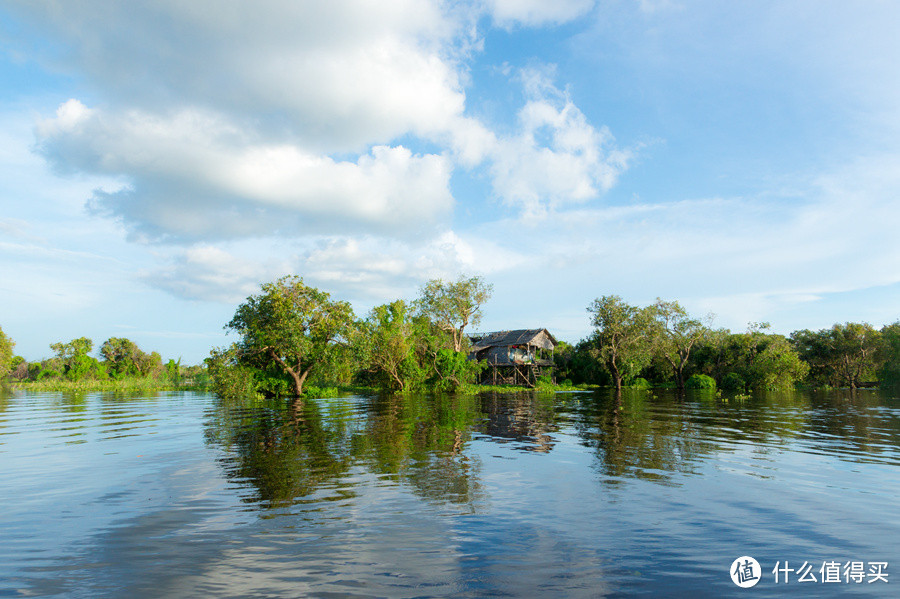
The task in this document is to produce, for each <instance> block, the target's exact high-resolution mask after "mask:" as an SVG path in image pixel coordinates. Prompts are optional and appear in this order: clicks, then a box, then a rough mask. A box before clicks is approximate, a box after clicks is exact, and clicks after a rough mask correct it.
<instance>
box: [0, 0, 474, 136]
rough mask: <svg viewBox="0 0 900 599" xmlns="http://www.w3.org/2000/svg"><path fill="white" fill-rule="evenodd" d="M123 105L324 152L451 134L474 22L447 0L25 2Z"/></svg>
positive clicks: (27, 12) (42, 50) (68, 60)
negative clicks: (180, 114)
mask: <svg viewBox="0 0 900 599" xmlns="http://www.w3.org/2000/svg"><path fill="white" fill-rule="evenodd" d="M14 4H15V6H13V7H11V9H12V10H15V11H17V12H18V13H19V14H20V15H21V16H22V17H23V18H24V19H25V20H27V21H29V22H31V23H34V24H36V25H37V27H38V28H39V29H41V30H43V31H46V32H48V33H51V34H52V35H53V36H54V37H55V39H56V42H57V45H55V46H53V47H54V48H62V49H61V50H60V51H59V53H58V55H55V56H48V55H47V54H48V51H47V48H46V47H45V46H39V45H36V46H34V48H33V54H34V55H36V56H39V57H42V58H43V60H45V61H49V62H51V63H52V64H53V65H54V66H56V67H59V66H62V67H64V68H65V67H68V66H70V65H71V66H74V67H75V68H76V69H77V71H78V72H79V73H81V74H82V75H83V76H85V77H86V78H87V79H88V81H89V82H91V83H93V84H95V85H97V86H98V87H99V88H101V89H103V90H104V92H105V93H106V94H107V96H108V97H109V98H110V99H111V100H112V101H113V102H114V103H115V104H120V105H127V106H132V107H135V108H138V109H142V110H147V108H148V107H150V106H152V107H153V108H154V110H158V109H159V107H175V108H176V109H177V108H180V107H183V106H196V107H202V108H203V109H205V110H212V111H214V112H219V113H224V114H227V115H229V118H231V119H234V120H237V121H243V120H247V119H249V120H250V121H252V122H253V123H255V125H256V126H258V127H259V128H260V129H263V130H266V131H268V132H269V133H270V134H271V135H276V136H286V137H288V138H289V139H295V140H299V141H300V142H301V143H302V144H303V145H305V146H307V147H315V148H317V149H318V150H320V151H323V152H332V151H337V150H344V151H345V150H358V149H360V148H362V147H364V146H366V145H368V144H369V143H372V142H375V143H387V142H389V141H390V140H391V139H394V138H396V137H397V136H400V135H403V134H406V133H407V132H411V131H412V132H416V133H418V134H429V133H430V132H434V131H440V130H444V129H445V128H446V126H447V123H448V122H449V121H450V120H451V119H452V118H454V117H455V116H457V115H459V114H461V112H462V110H463V104H464V100H465V95H464V93H463V91H462V88H461V83H460V80H459V73H458V69H457V66H456V61H457V56H456V54H457V52H459V51H460V49H461V48H464V47H465V46H466V44H465V43H464V41H465V40H467V39H468V36H469V35H470V33H469V30H468V29H466V28H465V25H466V23H465V21H463V20H461V19H460V18H458V17H457V16H455V15H451V14H449V13H448V12H445V10H444V8H443V6H442V4H441V3H440V2H437V1H417V0H400V1H396V2H390V3H383V2H374V1H371V0H331V1H329V2H317V1H312V2H309V1H307V2H284V1H279V0H260V1H259V2H254V3H253V4H246V3H239V2H224V3H223V2H213V1H212V0H208V1H206V0H197V1H194V2H171V1H166V2H155V1H141V0H135V1H133V2H128V3H126V4H116V5H110V4H109V3H108V2H103V1H100V0H84V1H81V2H66V3H61V4H60V3H57V2H50V1H28V2H19V3H14Z"/></svg>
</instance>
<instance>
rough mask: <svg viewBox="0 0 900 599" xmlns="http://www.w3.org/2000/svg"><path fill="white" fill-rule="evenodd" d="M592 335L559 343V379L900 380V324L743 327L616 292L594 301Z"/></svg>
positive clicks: (741, 384)
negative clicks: (737, 329) (636, 302)
mask: <svg viewBox="0 0 900 599" xmlns="http://www.w3.org/2000/svg"><path fill="white" fill-rule="evenodd" d="M588 312H589V314H590V318H591V323H592V325H593V327H594V330H593V332H592V334H591V335H590V336H589V337H588V338H587V339H584V340H582V341H581V342H579V343H578V344H576V345H574V346H572V345H569V344H566V343H563V344H560V346H559V347H557V349H556V353H555V356H554V360H555V363H556V374H557V378H558V379H569V380H571V381H573V382H574V383H593V384H600V385H612V386H615V387H617V388H621V387H622V386H623V385H631V386H643V385H649V386H659V385H664V386H672V387H676V388H679V389H685V388H689V387H695V388H712V387H719V388H724V389H735V390H740V391H745V392H746V391H749V390H751V389H774V388H790V387H793V386H795V385H798V384H804V385H808V386H810V387H849V388H851V389H856V388H859V387H862V386H870V385H875V384H883V385H896V384H898V383H900V323H894V324H891V325H887V326H884V327H882V328H881V329H876V328H874V327H873V326H871V325H869V324H865V323H845V324H836V325H834V326H833V327H831V328H829V329H822V330H819V331H810V330H807V329H804V330H800V331H794V332H793V333H791V335H790V336H789V337H785V336H784V335H779V334H776V333H772V332H770V330H769V329H770V326H769V324H768V323H751V324H750V325H749V326H748V329H747V330H746V331H745V332H741V333H732V332H731V331H729V330H728V329H716V328H713V327H712V322H711V321H712V318H711V317H710V318H707V319H705V321H704V320H703V319H700V318H698V317H696V316H692V315H690V314H689V313H687V311H686V310H684V308H682V307H681V305H680V304H679V303H678V302H676V301H672V302H667V301H663V300H659V299H658V300H657V301H656V302H655V303H654V304H652V305H649V306H643V307H641V306H633V305H630V304H627V303H626V302H624V301H623V300H622V299H621V298H620V297H618V296H615V295H610V296H604V297H601V298H598V299H596V300H594V301H593V302H592V303H591V305H590V306H589V307H588Z"/></svg>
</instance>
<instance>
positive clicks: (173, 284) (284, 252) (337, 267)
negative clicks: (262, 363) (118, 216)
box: [141, 231, 523, 306]
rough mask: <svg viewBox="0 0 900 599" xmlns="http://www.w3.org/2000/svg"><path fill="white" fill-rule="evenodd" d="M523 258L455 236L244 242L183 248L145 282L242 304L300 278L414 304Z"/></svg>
mask: <svg viewBox="0 0 900 599" xmlns="http://www.w3.org/2000/svg"><path fill="white" fill-rule="evenodd" d="M276 255H277V258H273V257H272V256H276ZM522 260H523V256H522V255H521V254H519V253H518V252H516V251H515V250H513V249H508V248H503V247H500V246H498V245H497V244H495V243H494V242H492V241H488V240H484V239H480V238H476V237H463V236H460V235H458V234H456V233H454V232H452V231H445V232H443V233H442V234H440V235H438V236H436V237H434V238H431V239H422V240H412V241H402V240H399V239H396V238H388V237H376V236H371V235H364V236H356V237H352V236H346V235H342V236H333V237H318V238H306V239H300V240H297V241H296V242H295V243H294V244H292V245H291V247H285V245H284V243H280V244H279V243H276V242H256V241H239V242H233V243H229V244H226V247H220V246H210V245H199V246H194V247H190V248H183V249H177V250H175V251H174V252H172V253H171V254H170V255H169V257H168V262H169V264H168V265H167V266H165V267H163V268H158V269H155V270H147V271H144V272H142V273H141V278H142V280H143V281H144V282H145V283H147V284H149V285H151V286H153V287H156V288H158V289H161V290H164V291H166V292H168V293H171V294H173V295H175V296H178V297H182V298H185V299H190V300H203V301H214V302H224V303H236V302H238V301H241V300H243V299H244V298H245V297H246V296H247V295H249V294H251V293H255V292H257V291H258V287H259V284H261V283H264V282H266V281H270V280H273V279H275V278H277V277H279V276H282V275H285V274H290V273H293V274H298V275H301V276H302V277H303V278H304V280H305V281H306V282H307V284H310V285H313V286H316V287H319V288H320V289H323V290H325V291H328V292H330V293H332V294H334V295H335V296H336V297H340V298H342V299H348V300H350V301H353V302H355V303H359V304H361V305H366V306H368V305H374V304H377V303H381V302H387V301H391V300H394V299H397V298H407V299H411V298H412V297H413V296H414V295H415V294H416V291H417V289H418V287H419V286H420V285H422V284H423V283H424V282H425V281H427V280H428V279H431V278H444V279H451V278H456V277H457V276H458V275H459V274H460V273H477V274H482V275H485V276H491V275H493V274H496V273H498V272H502V271H504V270H507V269H509V268H511V267H514V266H515V265H517V264H520V263H521V262H522Z"/></svg>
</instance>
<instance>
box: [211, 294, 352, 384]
mask: <svg viewBox="0 0 900 599" xmlns="http://www.w3.org/2000/svg"><path fill="white" fill-rule="evenodd" d="M352 326H353V310H352V308H351V307H350V304H348V303H347V302H342V301H332V300H331V297H330V296H329V294H328V293H326V292H324V291H319V290H318V289H316V288H314V287H309V286H307V285H305V284H304V283H303V279H302V278H300V277H297V276H287V277H282V278H280V279H278V280H277V281H274V282H272V283H266V284H264V285H263V286H262V293H260V294H259V295H252V296H250V297H248V298H247V301H245V302H244V303H242V304H241V305H240V306H238V308H237V311H236V312H235V314H234V318H232V319H231V322H229V323H228V324H227V325H225V328H226V329H231V330H232V331H235V332H236V333H238V334H239V335H240V336H241V340H240V342H239V343H238V344H237V345H238V352H239V357H240V358H241V360H242V361H245V360H247V359H250V360H253V359H255V360H258V361H260V362H261V363H262V365H263V366H266V365H277V367H278V368H280V369H281V371H283V372H284V373H285V374H286V375H288V376H289V377H290V379H291V383H292V386H293V392H294V395H295V396H296V397H300V396H301V395H302V394H303V385H304V382H305V381H306V379H307V377H308V376H309V373H310V372H311V371H312V370H313V368H314V367H315V366H316V365H317V364H320V363H322V362H323V361H325V360H326V359H327V354H328V353H329V351H331V350H332V349H333V347H334V346H335V345H336V344H338V343H345V342H346V341H347V338H348V335H349V333H350V330H351V327H352Z"/></svg>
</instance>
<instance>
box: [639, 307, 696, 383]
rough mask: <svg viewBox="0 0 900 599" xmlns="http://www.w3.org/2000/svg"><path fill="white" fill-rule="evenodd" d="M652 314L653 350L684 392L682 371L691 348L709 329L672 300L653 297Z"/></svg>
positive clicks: (688, 358)
mask: <svg viewBox="0 0 900 599" xmlns="http://www.w3.org/2000/svg"><path fill="white" fill-rule="evenodd" d="M653 316H654V318H655V320H656V334H657V336H656V353H657V354H658V355H659V356H660V357H662V359H663V360H665V362H666V363H667V364H668V365H669V366H670V367H671V369H672V374H673V375H674V376H675V383H676V384H677V385H678V389H679V390H680V391H684V370H685V367H686V366H687V364H688V361H689V360H690V357H691V351H692V350H693V349H694V347H696V346H697V345H698V344H699V343H700V342H701V341H702V340H703V339H704V338H706V336H707V333H708V331H709V329H708V328H707V327H705V326H704V325H703V323H702V322H701V321H700V320H699V319H697V318H691V316H690V315H689V314H688V313H687V311H686V310H685V309H684V308H682V307H681V305H680V304H679V303H678V302H674V301H673V302H665V301H663V300H661V299H660V298H656V304H655V305H654V306H653Z"/></svg>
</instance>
